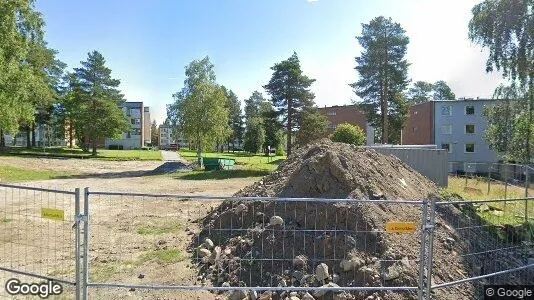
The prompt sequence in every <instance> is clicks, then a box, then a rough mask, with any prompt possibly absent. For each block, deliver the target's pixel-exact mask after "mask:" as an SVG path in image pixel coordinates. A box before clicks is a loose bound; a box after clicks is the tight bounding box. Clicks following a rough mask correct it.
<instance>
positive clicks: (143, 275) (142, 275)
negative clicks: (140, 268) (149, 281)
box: [137, 274, 145, 279]
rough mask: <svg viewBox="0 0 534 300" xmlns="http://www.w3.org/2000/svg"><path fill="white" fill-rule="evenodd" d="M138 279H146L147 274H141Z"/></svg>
mask: <svg viewBox="0 0 534 300" xmlns="http://www.w3.org/2000/svg"><path fill="white" fill-rule="evenodd" d="M137 278H139V279H143V278H145V274H139V276H137Z"/></svg>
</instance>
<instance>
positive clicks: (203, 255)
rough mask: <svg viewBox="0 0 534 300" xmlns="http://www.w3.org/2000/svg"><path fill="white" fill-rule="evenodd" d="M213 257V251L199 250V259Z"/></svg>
mask: <svg viewBox="0 0 534 300" xmlns="http://www.w3.org/2000/svg"><path fill="white" fill-rule="evenodd" d="M210 255H211V251H210V250H208V249H206V248H199V249H198V256H199V257H207V256H210Z"/></svg>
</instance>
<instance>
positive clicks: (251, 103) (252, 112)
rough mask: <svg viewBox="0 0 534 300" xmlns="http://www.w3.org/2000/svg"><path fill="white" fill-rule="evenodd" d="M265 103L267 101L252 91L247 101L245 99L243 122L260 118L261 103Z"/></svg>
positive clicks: (258, 93)
mask: <svg viewBox="0 0 534 300" xmlns="http://www.w3.org/2000/svg"><path fill="white" fill-rule="evenodd" d="M266 102H267V100H266V99H265V98H264V97H263V95H262V94H261V93H260V92H258V91H254V92H253V93H252V95H251V96H250V97H249V98H248V99H245V122H248V121H249V120H251V119H252V118H254V117H258V116H260V115H261V111H260V110H261V107H262V103H266ZM271 107H272V106H271Z"/></svg>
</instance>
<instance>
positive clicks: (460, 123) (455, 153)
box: [434, 100, 499, 172]
mask: <svg viewBox="0 0 534 300" xmlns="http://www.w3.org/2000/svg"><path fill="white" fill-rule="evenodd" d="M435 103H436V104H435V108H434V114H435V128H434V134H435V144H436V145H437V146H438V148H442V144H450V152H449V157H450V159H449V160H450V161H451V162H473V163H475V162H476V163H480V162H497V161H498V160H499V156H498V155H497V154H496V153H495V152H494V151H492V150H490V148H489V145H488V144H487V143H486V141H485V140H484V135H485V131H486V128H487V121H486V119H485V117H484V116H483V109H484V107H485V106H486V105H492V104H494V103H496V101H495V100H454V101H435ZM446 106H450V109H451V115H450V116H446V115H443V114H442V110H443V108H444V107H446ZM466 106H473V107H474V114H472V115H468V114H466ZM467 124H473V125H475V133H466V132H465V125H467ZM444 125H446V126H449V125H450V127H451V129H452V130H451V133H450V134H446V133H443V131H442V126H444ZM466 143H474V144H475V152H474V153H467V152H466V151H465V144H466ZM455 165H457V166H458V168H461V167H462V164H461V163H459V164H455ZM451 171H453V172H454V171H457V170H451Z"/></svg>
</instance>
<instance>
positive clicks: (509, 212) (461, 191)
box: [445, 176, 534, 225]
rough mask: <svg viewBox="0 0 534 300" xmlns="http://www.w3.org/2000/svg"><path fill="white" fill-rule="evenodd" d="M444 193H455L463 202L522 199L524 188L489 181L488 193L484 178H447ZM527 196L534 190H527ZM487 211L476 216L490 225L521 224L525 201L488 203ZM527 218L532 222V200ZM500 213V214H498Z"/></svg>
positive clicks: (533, 194) (533, 218) (533, 212)
mask: <svg viewBox="0 0 534 300" xmlns="http://www.w3.org/2000/svg"><path fill="white" fill-rule="evenodd" d="M445 192H448V193H455V194H458V195H459V196H461V197H462V198H463V199H465V200H486V199H487V200H490V199H505V196H506V199H513V198H524V197H525V188H524V187H519V186H513V185H508V186H507V187H506V185H505V184H504V182H501V181H496V180H491V181H490V185H489V193H488V181H487V179H486V178H468V179H467V185H466V179H465V177H453V176H450V177H449V186H448V187H447V189H445ZM529 196H530V197H532V196H534V190H533V189H530V190H529ZM486 205H487V206H488V207H489V208H490V209H491V210H489V211H478V215H479V216H480V217H481V218H482V219H484V220H486V221H487V222H489V223H491V224H496V225H502V224H521V223H523V222H524V216H525V201H508V202H488V203H486ZM527 208H528V211H527V213H528V216H529V219H531V220H534V200H529V201H528V206H527ZM500 211H502V212H500Z"/></svg>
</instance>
